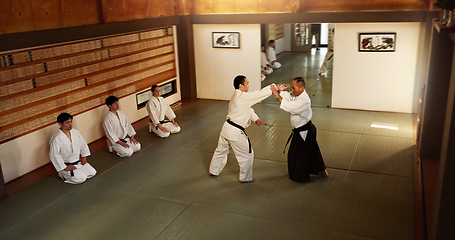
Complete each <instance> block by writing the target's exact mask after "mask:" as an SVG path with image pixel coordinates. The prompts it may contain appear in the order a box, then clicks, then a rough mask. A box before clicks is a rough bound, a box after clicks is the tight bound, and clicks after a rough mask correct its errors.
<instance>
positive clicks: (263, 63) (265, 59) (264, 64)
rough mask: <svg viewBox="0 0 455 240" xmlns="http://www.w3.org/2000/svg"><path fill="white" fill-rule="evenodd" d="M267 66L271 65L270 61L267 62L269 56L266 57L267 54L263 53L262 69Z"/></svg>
mask: <svg viewBox="0 0 455 240" xmlns="http://www.w3.org/2000/svg"><path fill="white" fill-rule="evenodd" d="M267 65H270V63H269V61H268V60H267V56H265V52H261V67H262V69H264V68H265V67H267Z"/></svg>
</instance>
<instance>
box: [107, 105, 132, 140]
mask: <svg viewBox="0 0 455 240" xmlns="http://www.w3.org/2000/svg"><path fill="white" fill-rule="evenodd" d="M117 114H118V117H117V116H116V115H115V114H114V113H113V112H111V111H109V112H108V113H107V115H106V117H105V118H104V123H103V128H104V131H105V132H106V137H107V139H109V141H111V143H112V144H114V143H116V142H117V141H118V140H120V139H124V138H126V137H127V136H129V137H132V136H134V135H136V131H134V128H133V126H132V125H131V123H130V122H129V121H128V119H127V118H126V115H125V114H124V113H123V112H122V111H120V110H117Z"/></svg>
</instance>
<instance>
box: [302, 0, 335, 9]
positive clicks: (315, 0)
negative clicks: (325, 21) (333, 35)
mask: <svg viewBox="0 0 455 240" xmlns="http://www.w3.org/2000/svg"><path fill="white" fill-rule="evenodd" d="M335 1H336V0H326V1H320V0H300V12H309V11H312V12H333V11H335Z"/></svg>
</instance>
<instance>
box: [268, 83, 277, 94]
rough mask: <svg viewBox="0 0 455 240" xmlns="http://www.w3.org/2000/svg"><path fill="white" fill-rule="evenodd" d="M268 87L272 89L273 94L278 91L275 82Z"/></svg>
mask: <svg viewBox="0 0 455 240" xmlns="http://www.w3.org/2000/svg"><path fill="white" fill-rule="evenodd" d="M270 89H272V93H273V94H276V93H278V89H277V88H276V86H275V84H272V85H270Z"/></svg>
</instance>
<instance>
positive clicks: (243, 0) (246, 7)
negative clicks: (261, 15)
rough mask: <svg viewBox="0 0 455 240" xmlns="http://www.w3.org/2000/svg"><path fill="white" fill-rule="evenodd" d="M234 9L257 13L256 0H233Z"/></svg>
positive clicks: (241, 11)
mask: <svg viewBox="0 0 455 240" xmlns="http://www.w3.org/2000/svg"><path fill="white" fill-rule="evenodd" d="M235 9H236V12H237V13H257V12H258V1H257V0H235Z"/></svg>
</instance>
